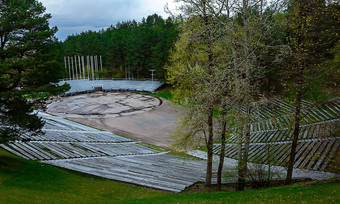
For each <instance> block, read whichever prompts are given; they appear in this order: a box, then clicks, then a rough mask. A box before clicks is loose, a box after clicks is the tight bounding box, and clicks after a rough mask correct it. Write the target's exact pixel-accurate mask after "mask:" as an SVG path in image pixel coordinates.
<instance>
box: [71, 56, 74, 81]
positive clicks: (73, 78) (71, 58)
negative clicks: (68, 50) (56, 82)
mask: <svg viewBox="0 0 340 204" xmlns="http://www.w3.org/2000/svg"><path fill="white" fill-rule="evenodd" d="M71 63H72V80H74V67H73V57H71Z"/></svg>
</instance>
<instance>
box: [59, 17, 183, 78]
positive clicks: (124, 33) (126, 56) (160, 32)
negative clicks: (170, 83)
mask: <svg viewBox="0 0 340 204" xmlns="http://www.w3.org/2000/svg"><path fill="white" fill-rule="evenodd" d="M177 35H178V31H177V24H176V23H175V22H174V21H173V20H171V19H170V18H168V19H166V20H164V19H163V18H162V17H161V16H158V15H157V14H153V15H150V16H148V17H147V18H146V19H143V20H142V22H140V23H137V22H136V21H134V20H133V21H126V22H122V23H117V24H116V26H110V27H109V28H108V29H106V30H102V31H99V32H93V31H87V32H83V33H81V34H79V35H72V36H69V37H68V38H67V39H66V40H65V42H64V51H65V53H66V54H67V55H102V56H103V63H104V64H103V66H104V70H105V69H106V70H110V71H109V72H107V73H104V77H112V76H114V77H117V76H118V77H124V76H125V74H124V73H123V74H121V72H122V68H127V69H128V71H130V72H131V73H133V75H134V77H138V78H140V77H141V76H143V77H148V78H150V77H151V75H150V74H151V72H150V71H149V70H150V69H155V70H156V72H155V77H157V78H159V79H163V78H164V76H165V74H166V73H165V70H164V69H163V67H164V65H165V64H166V63H167V61H168V56H169V52H170V49H171V48H172V47H173V43H174V41H175V40H176V38H177ZM123 71H124V70H123Z"/></svg>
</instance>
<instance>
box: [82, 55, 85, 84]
mask: <svg viewBox="0 0 340 204" xmlns="http://www.w3.org/2000/svg"><path fill="white" fill-rule="evenodd" d="M81 62H82V64H83V78H84V79H85V76H86V75H85V59H84V56H81Z"/></svg>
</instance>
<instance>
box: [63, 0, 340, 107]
mask: <svg viewBox="0 0 340 204" xmlns="http://www.w3.org/2000/svg"><path fill="white" fill-rule="evenodd" d="M321 2H323V1H321ZM322 9H323V10H322V16H320V18H319V17H318V19H317V21H314V22H312V25H311V26H310V28H309V34H308V36H309V38H310V40H311V44H310V46H309V48H308V49H309V50H310V51H311V53H310V54H309V56H310V59H311V58H314V59H318V62H314V63H315V64H317V66H318V67H319V69H316V70H314V71H316V72H317V73H314V74H315V75H318V76H319V77H318V80H316V79H314V80H313V81H311V83H314V85H313V86H314V87H319V88H318V89H314V90H313V92H311V93H309V94H311V95H310V97H311V98H313V97H314V100H315V99H316V98H315V97H327V96H326V95H327V94H331V95H336V93H334V91H336V87H337V81H339V72H338V70H339V55H340V54H339V52H340V51H339V49H340V42H339V35H338V32H339V26H340V23H339V20H338V19H339V12H338V10H339V4H338V3H335V2H333V3H330V4H327V5H325V6H324V7H323V8H322ZM291 12H292V11H291V9H290V8H289V6H287V5H286V6H285V9H282V10H280V11H277V10H275V9H274V8H270V7H267V8H266V10H265V14H266V15H267V16H266V19H265V22H262V23H264V25H263V26H264V27H263V28H262V29H265V30H262V31H261V32H265V35H263V36H261V39H260V41H259V42H258V43H261V47H258V49H256V53H254V54H255V55H254V57H256V58H257V65H258V66H259V67H261V75H262V77H261V79H259V81H260V82H261V90H262V92H264V93H266V94H269V95H270V94H283V93H286V94H288V95H289V94H292V92H293V90H288V89H289V88H288V86H287V83H286V82H287V81H290V80H291V77H290V74H291V72H290V71H291V70H289V68H288V65H289V64H290V63H291V57H290V56H289V54H287V51H288V50H289V49H290V48H289V46H288V41H289V39H290V38H291V37H292V35H293V33H292V28H291V27H290V24H289V18H291V15H292V13H291ZM250 15H254V17H258V15H259V11H258V10H256V8H255V9H254V10H253V11H252V12H251V13H250ZM236 16H237V15H236ZM219 18H220V19H219V21H225V22H226V21H227V18H228V17H227V16H226V14H221V15H220V16H219ZM229 18H230V17H229ZM237 18H238V21H241V20H242V19H241V18H242V17H241V16H240V15H238V17H237ZM184 19H185V18H183V17H182V16H177V17H172V18H171V17H169V18H167V19H163V18H162V17H161V16H159V15H157V14H153V15H150V16H148V17H146V18H143V20H142V21H141V22H136V21H135V20H131V21H126V22H120V23H117V24H116V25H111V26H110V27H109V28H107V29H105V30H104V29H103V30H100V31H98V32H96V31H86V32H82V33H80V34H74V35H71V36H68V37H67V39H66V40H65V41H64V42H63V43H62V49H63V51H62V52H63V53H64V55H65V56H73V55H82V56H88V55H102V57H103V66H104V70H103V73H99V75H100V76H102V77H103V78H124V77H125V71H129V72H131V73H132V74H133V76H134V78H136V79H145V78H150V74H151V72H150V71H149V70H151V69H154V70H156V72H155V76H156V77H157V78H158V79H160V80H165V79H166V78H167V70H166V65H169V60H170V55H171V53H176V49H179V48H176V47H175V43H176V41H177V40H178V38H179V34H180V33H182V34H183V35H184V34H185V32H188V31H187V30H186V28H185V27H186V25H187V24H188V23H189V22H192V18H191V19H186V20H184ZM274 21H275V23H273V22H274ZM266 23H267V24H266ZM192 26H195V25H192ZM217 32H220V33H219V35H224V34H223V33H221V30H219V31H217ZM224 32H227V31H224ZM192 40H193V41H195V39H192ZM193 43H194V42H193ZM216 46H217V45H216ZM218 46H220V48H219V49H223V46H225V45H223V43H221V41H219V44H218ZM226 50H227V49H226ZM187 53H188V54H189V53H190V50H187ZM320 89H323V90H320ZM325 89H327V90H325ZM324 93H327V94H326V95H325V94H324Z"/></svg>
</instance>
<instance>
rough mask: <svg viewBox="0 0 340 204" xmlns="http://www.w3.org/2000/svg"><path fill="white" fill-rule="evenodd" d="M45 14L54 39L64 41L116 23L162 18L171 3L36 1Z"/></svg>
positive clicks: (144, 0)
mask: <svg viewBox="0 0 340 204" xmlns="http://www.w3.org/2000/svg"><path fill="white" fill-rule="evenodd" d="M40 2H42V3H43V5H44V6H45V7H46V12H47V13H51V14H52V18H51V19H50V25H51V26H57V27H58V29H59V31H58V33H57V34H56V36H57V37H58V38H59V39H60V40H64V39H65V38H66V37H67V35H71V34H74V33H80V32H83V31H87V30H99V29H102V28H107V27H109V26H110V25H115V24H116V23H117V22H122V21H127V20H133V19H135V20H136V21H140V20H141V19H142V18H143V17H147V16H148V15H151V14H154V13H157V14H159V15H161V16H163V17H167V16H168V15H167V14H166V13H165V12H164V6H165V4H166V3H167V2H168V3H169V4H173V3H172V0H40Z"/></svg>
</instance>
